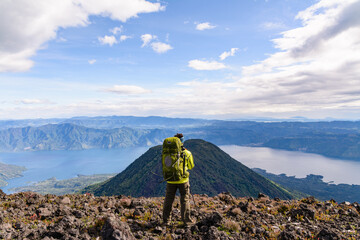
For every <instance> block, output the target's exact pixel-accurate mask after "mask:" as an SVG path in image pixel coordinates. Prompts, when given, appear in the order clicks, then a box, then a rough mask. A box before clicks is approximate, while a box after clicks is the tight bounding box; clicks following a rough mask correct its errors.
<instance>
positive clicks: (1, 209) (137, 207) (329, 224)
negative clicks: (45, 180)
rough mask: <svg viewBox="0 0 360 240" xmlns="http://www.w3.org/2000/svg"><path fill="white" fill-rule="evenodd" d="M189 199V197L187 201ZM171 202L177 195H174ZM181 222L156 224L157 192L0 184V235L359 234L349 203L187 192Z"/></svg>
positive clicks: (202, 237) (131, 238)
mask: <svg viewBox="0 0 360 240" xmlns="http://www.w3.org/2000/svg"><path fill="white" fill-rule="evenodd" d="M193 200H195V201H193ZM174 205H175V206H176V205H179V198H177V199H176V200H175V204H174ZM190 205H191V209H192V210H191V215H192V217H193V218H194V220H196V224H195V225H193V226H191V227H189V228H184V227H183V226H181V224H179V223H180V211H179V210H178V209H176V208H175V209H174V211H173V212H172V214H173V221H172V222H171V225H170V226H169V227H164V226H162V225H161V217H162V215H161V213H162V208H163V198H160V197H156V198H154V197H153V198H144V197H141V198H132V197H126V196H113V197H94V196H93V195H91V194H84V195H74V194H73V195H66V196H55V195H51V194H47V195H45V196H43V195H39V194H36V193H32V192H24V193H17V194H11V195H4V194H3V193H2V192H1V190H0V239H29V240H37V239H44V240H45V239H47V240H49V239H64V240H65V239H66V240H67V239H104V240H106V239H108V240H110V239H122V240H123V239H127V240H135V239H144V240H164V239H188V240H210V239H211V240H213V239H222V240H244V239H264V240H265V239H279V240H290V239H291V240H292V239H318V240H329V239H334V240H335V239H359V238H360V225H359V223H360V216H359V213H360V206H359V204H357V203H352V204H351V203H342V204H338V203H335V202H333V201H326V202H319V201H317V200H315V199H313V198H305V199H302V200H300V201H297V200H292V201H289V200H280V199H270V198H268V197H267V196H265V195H259V197H258V198H250V197H244V198H236V197H233V196H231V195H229V194H219V195H217V196H214V197H207V196H206V195H195V196H194V199H191V202H190Z"/></svg>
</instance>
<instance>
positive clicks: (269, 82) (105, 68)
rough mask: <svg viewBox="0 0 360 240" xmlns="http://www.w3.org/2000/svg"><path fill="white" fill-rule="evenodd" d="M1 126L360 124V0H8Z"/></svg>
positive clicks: (0, 63)
mask: <svg viewBox="0 0 360 240" xmlns="http://www.w3.org/2000/svg"><path fill="white" fill-rule="evenodd" d="M0 12H1V14H0V119H24V118H59V117H60V118H64V117H74V116H111V115H132V116H166V117H191V118H206V119H246V118H249V117H266V118H283V119H292V118H294V117H298V116H301V117H306V118H311V119H326V118H332V119H351V120H358V119H360V14H359V12H360V0H243V1H239V0H225V1H217V0H181V1H180V0H178V1H175V0H168V1H145V0H102V1H96V0H62V1H58V0H1V1H0Z"/></svg>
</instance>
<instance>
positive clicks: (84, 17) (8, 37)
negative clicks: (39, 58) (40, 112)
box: [0, 0, 165, 72]
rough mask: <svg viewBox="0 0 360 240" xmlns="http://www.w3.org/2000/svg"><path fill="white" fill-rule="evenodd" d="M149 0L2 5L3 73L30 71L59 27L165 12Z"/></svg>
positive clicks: (16, 0) (0, 54) (21, 0)
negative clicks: (97, 17) (92, 18)
mask: <svg viewBox="0 0 360 240" xmlns="http://www.w3.org/2000/svg"><path fill="white" fill-rule="evenodd" d="M164 8H165V7H164V6H162V5H161V4H160V3H158V2H156V3H152V2H148V1H145V0H136V1H134V0H122V1H119V0H102V1H97V0H61V1H57V0H47V1H28V0H11V1H1V3H0V9H1V14H0V72H8V71H14V72H17V71H26V70H28V69H29V68H31V67H32V66H33V61H32V60H30V58H31V57H32V56H34V55H35V53H36V51H37V50H38V49H40V48H41V47H43V45H44V44H45V43H46V42H48V41H49V40H52V39H55V38H56V34H57V31H58V29H59V28H68V27H75V26H77V27H79V26H86V25H88V24H90V22H89V20H88V17H89V16H90V15H101V16H104V17H110V18H111V19H113V20H120V21H123V22H125V21H127V20H128V19H129V18H132V17H137V16H138V14H140V13H149V12H158V11H161V10H164Z"/></svg>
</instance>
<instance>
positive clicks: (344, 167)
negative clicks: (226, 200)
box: [220, 146, 360, 185]
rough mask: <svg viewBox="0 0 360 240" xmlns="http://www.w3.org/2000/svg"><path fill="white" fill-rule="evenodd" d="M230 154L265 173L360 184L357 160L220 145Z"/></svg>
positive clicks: (358, 162)
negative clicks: (318, 176)
mask: <svg viewBox="0 0 360 240" xmlns="http://www.w3.org/2000/svg"><path fill="white" fill-rule="evenodd" d="M220 148H221V149H222V150H224V151H225V152H227V153H228V154H229V155H230V156H231V157H233V158H235V159H236V160H238V161H240V162H241V163H243V164H244V165H246V166H248V167H250V168H262V169H265V170H266V171H267V172H270V173H275V174H280V173H285V174H286V175H288V176H296V177H298V178H303V177H306V175H308V174H311V173H312V174H316V175H322V176H324V181H325V182H330V181H334V183H346V184H357V185H360V174H359V173H360V161H349V160H341V159H331V158H327V157H323V156H321V155H317V154H311V153H301V152H291V151H284V150H275V149H271V148H251V147H240V146H221V147H220Z"/></svg>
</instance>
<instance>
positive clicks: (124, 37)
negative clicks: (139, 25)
mask: <svg viewBox="0 0 360 240" xmlns="http://www.w3.org/2000/svg"><path fill="white" fill-rule="evenodd" d="M129 38H132V37H131V36H128V35H121V36H120V42H123V41H125V40H127V39H129Z"/></svg>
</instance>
